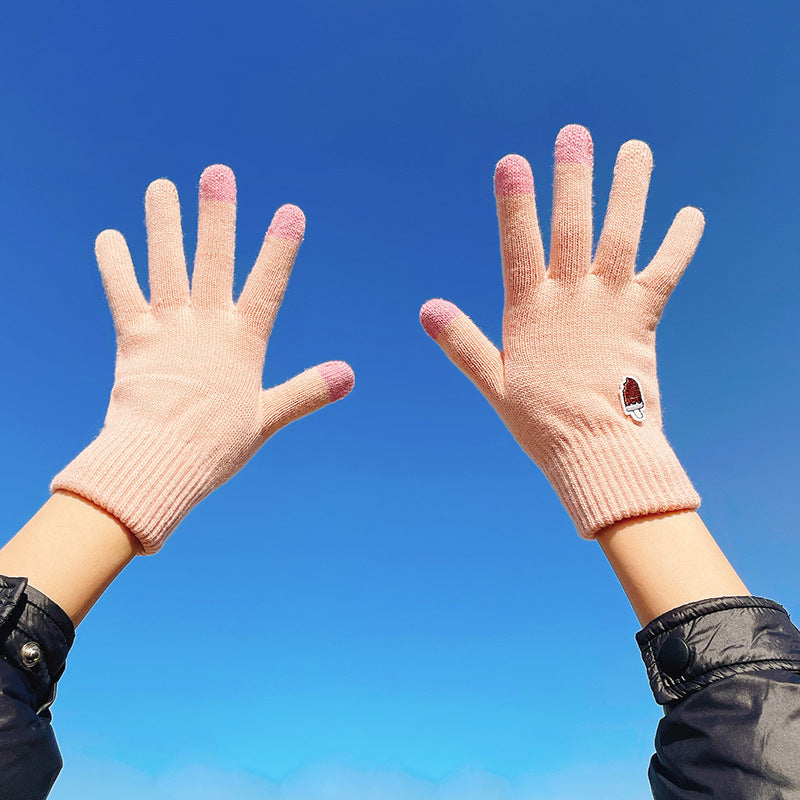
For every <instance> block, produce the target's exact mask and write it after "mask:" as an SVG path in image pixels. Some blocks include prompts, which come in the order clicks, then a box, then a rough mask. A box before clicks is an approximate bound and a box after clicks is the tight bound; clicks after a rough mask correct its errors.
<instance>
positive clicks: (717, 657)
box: [636, 597, 800, 800]
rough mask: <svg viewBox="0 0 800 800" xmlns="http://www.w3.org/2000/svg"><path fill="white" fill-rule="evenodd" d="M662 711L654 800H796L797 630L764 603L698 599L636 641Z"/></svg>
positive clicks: (799, 725) (799, 720) (799, 790)
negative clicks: (701, 799) (702, 799)
mask: <svg viewBox="0 0 800 800" xmlns="http://www.w3.org/2000/svg"><path fill="white" fill-rule="evenodd" d="M636 641H637V643H638V645H639V648H640V649H641V652H642V658H643V659H644V663H645V666H646V668H647V675H648V678H649V679H650V688H651V689H652V690H653V695H654V696H655V699H656V702H657V703H659V704H660V705H662V706H664V717H663V718H662V719H661V721H660V722H659V724H658V729H657V731H656V740H655V749H656V752H655V755H654V756H653V757H652V759H651V760H650V768H649V770H648V778H649V780H650V785H651V787H652V790H653V797H654V798H655V800H690V798H691V800H700V798H713V799H714V800H800V631H798V630H797V628H796V627H795V626H794V625H793V624H792V622H791V620H790V618H789V614H788V613H787V612H786V609H784V608H783V606H781V605H779V604H778V603H776V602H774V601H772V600H766V599H765V598H763V597H717V598H712V599H709V600H700V601H698V602H695V603H689V604H687V605H684V606H680V607H679V608H674V609H672V610H671V611H668V612H667V613H666V614H662V615H661V616H660V617H657V618H656V619H654V620H653V621H652V622H650V623H649V624H648V625H646V626H645V627H644V628H643V629H642V630H641V631H639V633H637V634H636Z"/></svg>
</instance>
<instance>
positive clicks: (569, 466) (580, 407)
mask: <svg viewBox="0 0 800 800" xmlns="http://www.w3.org/2000/svg"><path fill="white" fill-rule="evenodd" d="M592 163H593V145H592V140H591V137H590V135H589V132H588V131H587V130H586V129H585V128H583V127H581V126H579V125H568V126H567V127H565V128H563V129H562V130H561V131H560V133H559V134H558V137H557V139H556V147H555V174H554V185H553V193H554V196H553V217H552V226H551V247H550V261H549V266H547V267H546V266H545V260H544V248H543V245H542V238H541V234H540V231H539V223H538V219H537V214H536V202H535V197H534V187H533V175H532V174H531V169H530V166H529V164H528V162H527V161H526V160H525V159H524V158H522V157H521V156H518V155H509V156H506V157H505V158H503V159H502V160H501V161H500V162H499V163H498V164H497V168H496V170H495V195H496V199H497V214H498V220H499V227H500V244H501V256H502V263H503V276H504V285H505V308H504V312H503V349H502V351H500V350H498V349H497V348H496V347H495V346H494V344H492V343H491V342H490V341H489V340H488V339H487V338H486V336H484V334H483V333H482V332H481V331H480V330H479V329H478V328H477V327H476V326H475V324H474V323H473V322H472V320H470V318H469V317H468V316H466V315H465V314H464V313H463V312H462V311H461V310H460V309H458V308H457V307H456V306H455V305H453V304H452V303H449V302H448V301H446V300H441V299H437V300H430V301H428V302H427V303H426V304H425V305H424V306H423V307H422V310H421V312H420V321H421V322H422V325H423V327H424V328H425V330H426V331H427V332H428V333H429V334H430V335H431V336H432V337H433V338H434V339H435V340H436V341H437V343H438V344H439V345H440V346H441V347H442V349H443V350H444V352H445V353H446V354H447V356H448V357H449V358H450V359H451V360H452V361H453V362H454V363H455V365H456V366H457V367H459V369H461V370H462V371H463V372H464V373H465V374H466V375H467V377H469V378H470V379H471V380H472V381H473V382H474V383H475V385H476V386H477V387H478V389H480V391H481V392H482V393H483V394H484V395H485V397H486V398H487V399H488V400H489V402H490V403H491V404H492V406H493V407H494V408H495V409H496V410H497V412H498V413H499V415H500V417H501V418H502V419H503V421H504V422H505V424H506V425H507V427H508V428H509V430H510V431H511V433H512V434H513V435H514V437H515V438H516V440H517V441H518V442H519V444H520V445H521V446H522V448H523V449H524V450H525V452H526V453H527V454H528V455H529V456H530V457H531V458H532V459H533V460H534V461H535V462H536V463H537V464H538V465H539V467H540V468H541V469H542V471H543V472H544V474H545V475H546V477H547V478H548V480H549V481H550V482H551V483H552V485H553V488H554V489H555V491H556V492H557V494H558V496H559V497H560V499H561V501H562V503H563V504H564V506H565V508H566V509H567V511H568V513H569V514H570V516H571V518H572V520H573V521H574V523H575V526H576V528H577V530H578V533H579V535H580V536H582V537H583V538H585V539H592V538H594V537H595V536H596V534H597V533H598V532H599V531H600V530H602V529H603V528H605V527H607V526H608V525H611V524H612V523H614V522H618V521H619V520H622V519H627V518H630V517H637V516H644V515H647V514H655V513H661V512H667V511H676V510H686V509H695V508H697V507H698V506H699V505H700V497H699V495H698V494H697V492H696V491H695V489H694V487H693V486H692V483H691V481H690V480H689V478H688V476H687V475H686V473H685V472H684V470H683V468H682V467H681V465H680V463H679V462H678V459H677V458H676V456H675V453H674V452H673V451H672V448H671V447H670V445H669V443H668V441H667V439H666V437H665V435H664V431H663V428H662V420H661V401H660V397H659V389H658V379H657V374H656V352H655V331H656V326H657V324H658V321H659V318H660V316H661V313H662V311H663V308H664V305H665V303H666V301H667V298H668V297H669V295H670V293H671V292H672V290H673V289H674V288H675V286H676V285H677V283H678V281H679V280H680V277H681V275H682V274H683V271H684V270H685V268H686V266H687V265H688V263H689V261H690V259H691V257H692V255H693V254H694V251H695V249H696V247H697V244H698V242H699V240H700V236H701V235H702V231H703V225H704V220H703V215H702V214H701V212H700V211H698V210H697V209H696V208H684V209H682V210H681V211H680V212H679V213H678V215H677V216H676V218H675V220H674V222H673V224H672V226H671V228H670V230H669V232H668V233H667V236H666V237H665V239H664V241H663V243H662V245H661V247H660V248H659V250H658V252H657V253H656V255H655V256H654V258H653V260H652V261H651V262H650V264H649V265H648V266H647V268H646V269H644V270H642V271H641V272H639V273H636V272H635V261H636V253H637V250H638V246H639V236H640V234H641V228H642V222H643V219H644V208H645V201H646V198H647V190H648V186H649V182H650V173H651V171H652V166H653V161H652V155H651V153H650V149H649V147H648V146H647V145H646V144H645V143H644V142H639V141H629V142H626V143H625V144H624V145H623V146H622V148H621V149H620V151H619V155H618V157H617V163H616V167H615V169H614V181H613V185H612V189H611V196H610V199H609V203H608V210H607V214H606V220H605V225H604V227H603V231H602V234H601V236H600V241H599V243H598V246H597V252H596V256H595V258H594V260H593V259H592Z"/></svg>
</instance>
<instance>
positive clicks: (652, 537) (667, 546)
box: [597, 511, 750, 626]
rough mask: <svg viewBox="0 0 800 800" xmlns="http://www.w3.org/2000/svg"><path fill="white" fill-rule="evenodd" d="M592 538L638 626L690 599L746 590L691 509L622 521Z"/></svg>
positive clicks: (745, 592) (742, 593)
mask: <svg viewBox="0 0 800 800" xmlns="http://www.w3.org/2000/svg"><path fill="white" fill-rule="evenodd" d="M597 541H598V542H599V543H600V546H601V547H602V548H603V552H604V553H605V554H606V557H607V558H608V561H609V563H610V564H611V567H612V568H613V570H614V572H615V573H616V575H617V577H618V578H619V580H620V583H621V584H622V588H623V589H624V590H625V593H626V594H627V595H628V599H629V600H630V603H631V606H632V607H633V610H634V613H635V614H636V616H637V617H638V618H639V621H640V622H641V624H642V625H643V626H644V625H646V624H647V623H648V622H650V621H651V620H653V619H655V618H656V617H658V616H660V615H661V614H663V613H665V612H667V611H670V610H671V609H673V608H677V607H678V606H681V605H685V604H686V603H692V602H694V601H695V600H704V599H706V598H709V597H726V596H741V595H749V594H750V592H749V591H748V590H747V587H746V586H745V585H744V583H743V582H742V580H741V578H740V577H739V576H738V575H737V574H736V571H735V570H734V568H733V567H732V566H731V564H730V562H729V561H728V559H727V558H726V557H725V554H724V553H723V552H722V550H720V548H719V545H717V543H716V542H715V541H714V538H713V537H712V536H711V533H710V532H709V531H708V528H706V526H705V525H704V524H703V521H702V520H701V519H700V516H699V515H698V514H697V512H696V511H677V512H672V513H668V514H655V515H652V516H647V517H637V518H635V519H627V520H623V521H621V522H618V523H616V524H614V525H611V526H609V527H608V528H605V529H604V530H602V531H601V532H600V533H599V534H598V535H597Z"/></svg>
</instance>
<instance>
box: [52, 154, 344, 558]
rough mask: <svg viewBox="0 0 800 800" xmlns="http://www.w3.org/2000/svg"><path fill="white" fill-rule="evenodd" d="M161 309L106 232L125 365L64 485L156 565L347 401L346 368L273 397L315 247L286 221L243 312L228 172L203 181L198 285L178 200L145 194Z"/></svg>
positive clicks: (108, 274) (105, 273)
mask: <svg viewBox="0 0 800 800" xmlns="http://www.w3.org/2000/svg"><path fill="white" fill-rule="evenodd" d="M145 212H146V221H147V246H148V257H149V262H150V294H151V298H150V302H149V303H148V302H147V301H146V300H145V299H144V297H143V295H142V292H141V290H140V288H139V285H138V283H137V280H136V275H135V273H134V269H133V264H132V262H131V257H130V253H129V252H128V248H127V246H126V244H125V240H124V238H123V237H122V235H121V234H120V233H119V232H118V231H114V230H106V231H103V232H102V233H101V234H100V235H99V236H98V237H97V242H96V247H95V251H96V254H97V262H98V264H99V267H100V273H101V275H102V279H103V285H104V287H105V290H106V295H107V297H108V302H109V306H110V307H111V314H112V316H113V318H114V325H115V328H116V334H117V363H116V372H115V377H114V387H113V389H112V391H111V401H110V404H109V407H108V412H107V414H106V418H105V424H104V426H103V429H102V430H101V431H100V434H99V435H98V436H97V438H96V439H95V440H94V441H93V442H92V443H91V444H90V445H89V446H88V447H87V448H86V449H85V450H84V451H83V452H81V453H80V454H79V455H78V456H77V458H75V459H74V461H72V462H71V463H70V464H68V465H67V466H66V467H65V468H64V469H63V470H62V471H61V472H59V473H58V475H56V476H55V478H53V481H52V483H51V484H50V490H51V491H52V492H55V491H56V490H58V489H66V490H68V491H70V492H73V493H75V494H77V495H80V496H82V497H84V498H86V499H88V500H90V501H92V502H93V503H95V504H96V505H98V506H100V507H101V508H103V509H105V510H106V511H108V513H110V514H111V515H112V516H114V517H116V519H118V520H119V521H120V522H122V523H123V524H124V525H125V526H126V527H127V528H128V529H129V530H130V531H131V532H132V533H133V534H134V535H135V536H136V537H137V539H138V540H139V542H140V543H141V545H142V548H143V551H144V552H145V553H155V552H156V551H157V550H158V549H159V548H160V547H161V546H162V545H163V544H164V541H165V539H166V538H167V536H169V534H170V533H171V532H172V531H173V530H174V529H175V528H176V527H177V525H178V523H179V522H180V521H181V520H182V519H183V517H185V516H186V514H188V513H189V511H190V510H191V508H192V507H193V506H195V505H196V504H197V503H199V502H200V501H201V500H202V499H203V498H204V497H206V495H208V494H210V493H211V492H212V491H213V490H214V489H216V488H217V487H218V486H220V485H222V484H223V483H225V481H227V480H228V479H229V478H230V477H232V476H233V475H234V474H235V473H236V472H238V471H239V470H240V469H241V468H242V467H243V466H244V465H245V463H246V462H247V461H248V460H249V459H250V458H251V457H252V456H253V455H254V454H255V452H256V451H257V450H258V449H259V447H261V445H262V444H263V443H264V442H265V441H266V440H267V439H268V438H269V437H270V436H271V435H272V434H273V433H275V431H277V430H278V429H280V428H282V427H283V426H284V425H286V424H287V423H289V422H292V421H293V420H295V419H298V418H299V417H302V416H304V415H306V414H310V413H311V412H312V411H316V410H317V409H318V408H321V407H322V406H324V405H327V404H328V403H330V402H332V401H334V400H338V399H339V398H341V397H344V395H346V394H347V393H348V392H349V391H350V390H351V389H352V388H353V382H354V376H353V371H352V370H351V369H350V367H349V366H348V365H347V364H345V363H344V362H342V361H329V362H327V363H325V364H321V365H319V366H317V367H312V368H311V369H308V370H306V371H305V372H303V373H302V374H300V375H297V376H295V377H294V378H292V379H291V380H289V381H287V382H286V383H283V384H281V385H280V386H276V387H274V388H272V389H267V390H266V391H265V390H263V389H262V388H261V378H262V371H263V369H264V356H265V353H266V349H267V341H268V339H269V335H270V331H271V329H272V324H273V321H274V319H275V315H276V314H277V311H278V308H279V307H280V304H281V300H282V298H283V293H284V290H285V288H286V283H287V281H288V279H289V273H290V271H291V268H292V263H293V261H294V257H295V255H296V253H297V250H298V248H299V246H300V242H301V240H302V238H303V231H304V228H305V218H304V216H303V212H302V211H301V210H300V209H299V208H297V207H296V206H291V205H286V206H283V207H281V208H280V209H278V211H277V213H276V214H275V216H274V218H273V220H272V224H271V225H270V227H269V230H268V231H267V234H266V237H265V238H264V243H263V245H262V247H261V251H260V253H259V255H258V258H257V260H256V263H255V266H254V267H253V269H252V271H251V272H250V275H249V276H248V279H247V282H246V284H245V287H244V289H243V290H242V293H241V295H240V297H239V299H238V301H237V302H236V303H234V301H233V298H232V293H233V260H234V244H235V238H236V234H235V228H236V181H235V179H234V176H233V172H231V170H230V169H229V168H228V167H225V166H222V165H221V164H217V165H214V166H211V167H208V168H206V169H205V171H204V172H203V175H202V177H201V178H200V213H199V219H198V235H197V252H196V255H195V262H194V271H193V273H192V287H191V291H190V289H189V280H188V276H187V271H186V261H185V258H184V254H183V234H182V231H181V214H180V205H179V203H178V193H177V191H176V189H175V186H174V185H173V184H172V183H171V182H170V181H168V180H165V179H163V178H162V179H159V180H157V181H154V182H153V183H151V184H150V186H149V187H148V189H147V194H146V196H145Z"/></svg>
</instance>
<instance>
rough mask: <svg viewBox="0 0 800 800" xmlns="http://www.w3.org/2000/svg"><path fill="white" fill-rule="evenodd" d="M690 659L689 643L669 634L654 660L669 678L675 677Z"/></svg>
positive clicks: (686, 665)
mask: <svg viewBox="0 0 800 800" xmlns="http://www.w3.org/2000/svg"><path fill="white" fill-rule="evenodd" d="M691 660H692V654H691V651H690V650H689V645H688V644H686V642H685V641H684V640H683V639H681V638H679V637H678V636H670V637H669V639H667V641H666V642H664V644H663V645H661V649H660V650H659V651H658V656H657V657H656V661H657V662H658V666H659V667H661V669H662V671H663V672H666V674H667V675H669V676H670V678H677V677H678V675H680V674H681V673H682V672H683V671H684V670H685V669H686V667H688V666H689V662H690V661H691Z"/></svg>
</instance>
